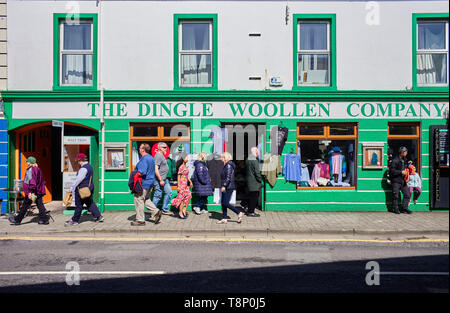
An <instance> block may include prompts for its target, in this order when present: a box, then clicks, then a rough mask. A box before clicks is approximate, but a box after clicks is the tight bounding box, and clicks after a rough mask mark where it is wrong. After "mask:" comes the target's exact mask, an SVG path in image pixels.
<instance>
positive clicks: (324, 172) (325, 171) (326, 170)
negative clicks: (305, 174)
mask: <svg viewBox="0 0 450 313" xmlns="http://www.w3.org/2000/svg"><path fill="white" fill-rule="evenodd" d="M317 165H318V166H319V168H320V177H323V178H326V179H330V166H329V165H328V164H327V163H325V162H320V163H317Z"/></svg>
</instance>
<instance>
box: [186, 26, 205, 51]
mask: <svg viewBox="0 0 450 313" xmlns="http://www.w3.org/2000/svg"><path fill="white" fill-rule="evenodd" d="M181 27H182V36H183V38H182V44H181V49H182V50H184V51H186V50H210V45H209V23H183V24H182V25H181Z"/></svg>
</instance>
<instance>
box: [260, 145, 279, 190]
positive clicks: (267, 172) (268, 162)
mask: <svg viewBox="0 0 450 313" xmlns="http://www.w3.org/2000/svg"><path fill="white" fill-rule="evenodd" d="M279 174H281V160H280V156H279V155H271V154H270V153H266V154H265V155H264V162H263V165H262V170H261V175H263V176H265V177H266V179H267V181H268V183H269V184H270V185H271V186H272V187H273V186H275V184H276V182H277V178H278V175H279Z"/></svg>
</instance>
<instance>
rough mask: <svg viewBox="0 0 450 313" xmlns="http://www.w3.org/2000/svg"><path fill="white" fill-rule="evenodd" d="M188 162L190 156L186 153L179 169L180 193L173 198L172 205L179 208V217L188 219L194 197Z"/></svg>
mask: <svg viewBox="0 0 450 313" xmlns="http://www.w3.org/2000/svg"><path fill="white" fill-rule="evenodd" d="M187 162H188V157H187V155H186V156H184V158H183V163H182V164H181V165H180V167H179V169H178V179H177V182H178V184H177V185H178V189H177V191H178V194H177V196H176V197H175V198H174V199H173V200H172V205H173V206H174V207H176V208H179V213H178V217H179V218H181V219H186V217H187V212H186V209H187V207H188V205H189V202H190V201H191V198H192V194H191V188H192V181H191V179H190V178H189V170H188V168H187V167H186V163H187ZM188 182H189V185H188Z"/></svg>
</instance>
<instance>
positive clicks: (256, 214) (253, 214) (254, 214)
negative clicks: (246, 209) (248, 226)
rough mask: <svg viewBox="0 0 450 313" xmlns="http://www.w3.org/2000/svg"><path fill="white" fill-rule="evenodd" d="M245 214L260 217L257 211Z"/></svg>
mask: <svg viewBox="0 0 450 313" xmlns="http://www.w3.org/2000/svg"><path fill="white" fill-rule="evenodd" d="M247 216H250V217H260V215H259V214H258V213H248V214H247Z"/></svg>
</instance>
